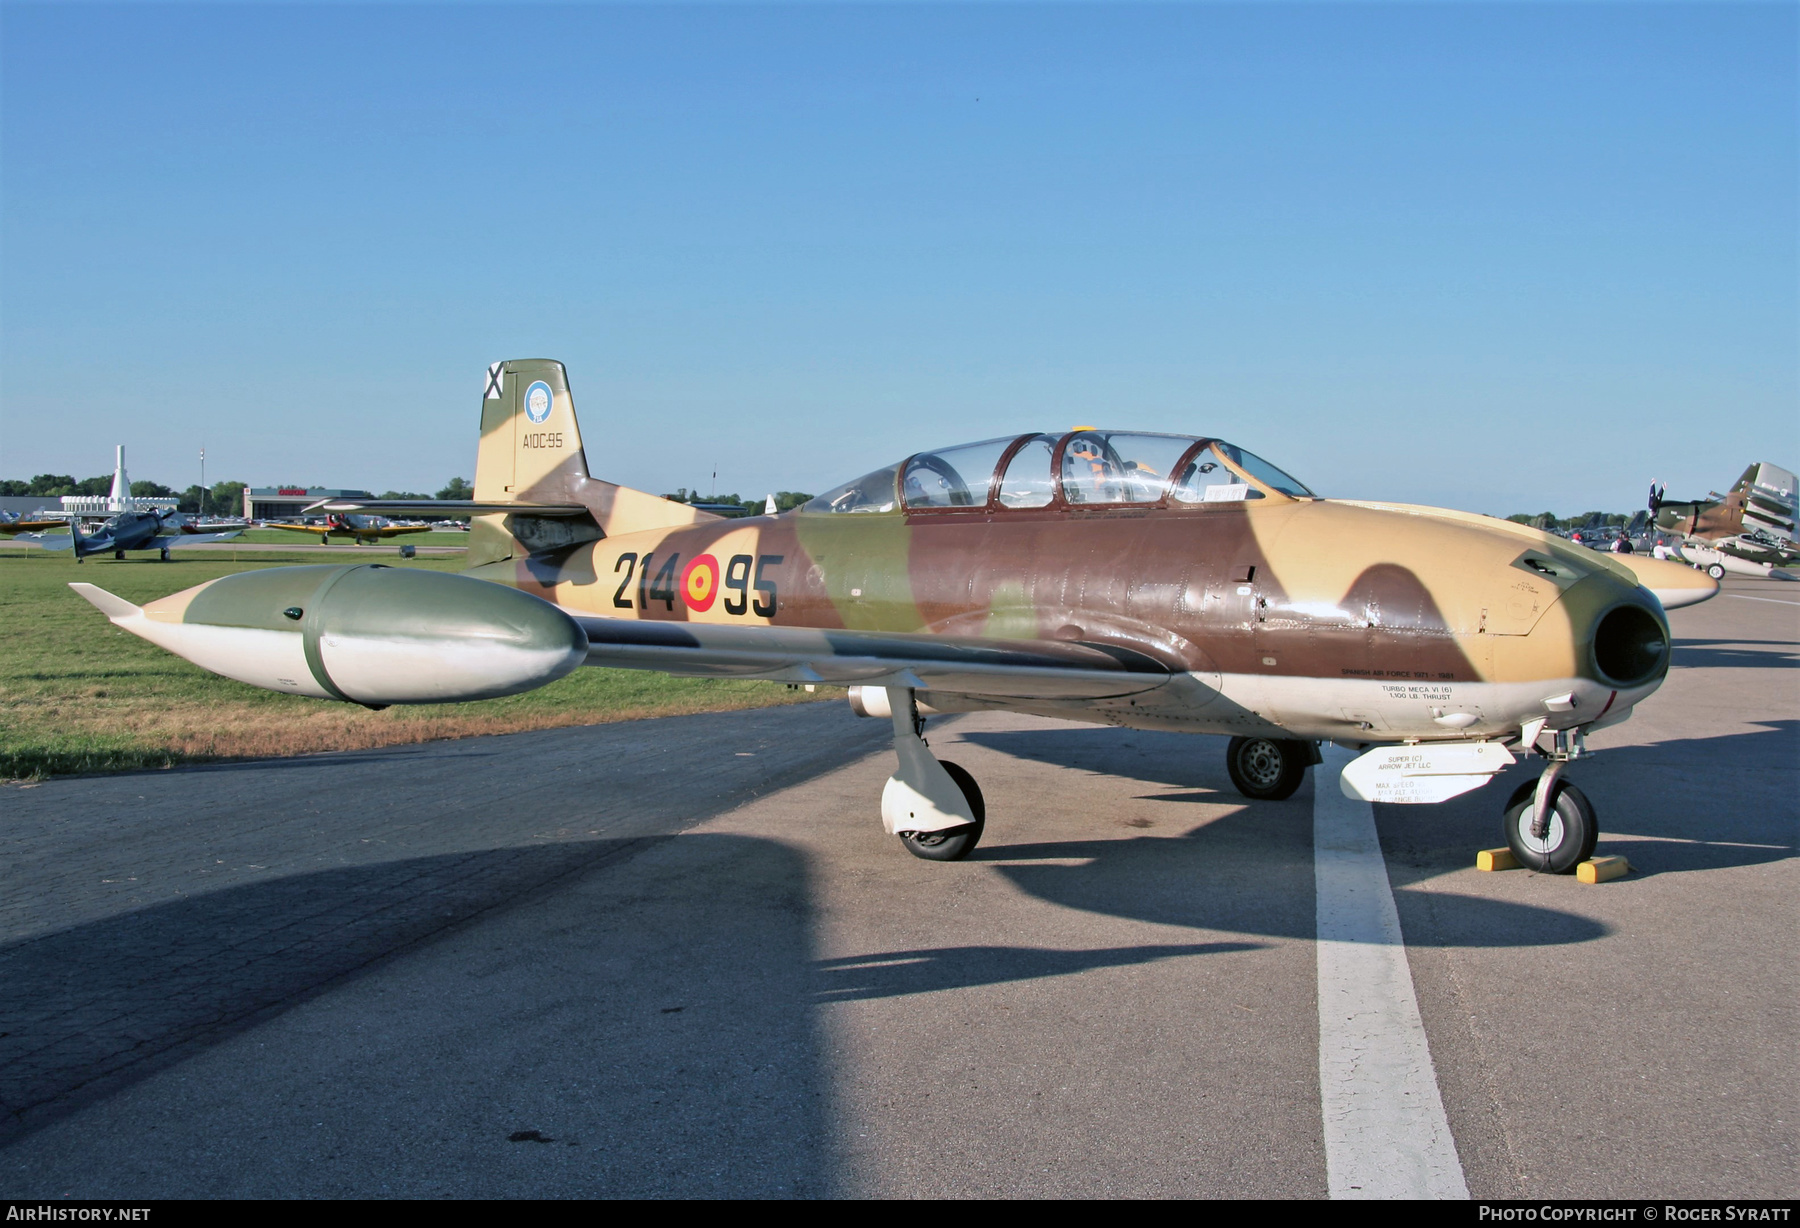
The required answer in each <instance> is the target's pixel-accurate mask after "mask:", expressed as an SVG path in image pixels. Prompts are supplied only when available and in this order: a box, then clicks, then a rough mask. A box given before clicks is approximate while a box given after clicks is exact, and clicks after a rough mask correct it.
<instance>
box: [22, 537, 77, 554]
mask: <svg viewBox="0 0 1800 1228" xmlns="http://www.w3.org/2000/svg"><path fill="white" fill-rule="evenodd" d="M13 540H14V541H16V542H30V543H32V544H33V545H36V546H38V547H39V548H40V549H43V550H73V549H74V548H75V538H74V536H73V535H72V534H68V533H21V534H19V535H18V536H17V537H15V538H13Z"/></svg>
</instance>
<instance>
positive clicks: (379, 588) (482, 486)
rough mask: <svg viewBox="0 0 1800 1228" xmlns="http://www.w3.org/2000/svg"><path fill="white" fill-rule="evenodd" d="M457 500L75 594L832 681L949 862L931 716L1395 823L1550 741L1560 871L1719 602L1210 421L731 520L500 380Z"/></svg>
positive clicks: (1545, 778) (968, 806) (428, 694)
mask: <svg viewBox="0 0 1800 1228" xmlns="http://www.w3.org/2000/svg"><path fill="white" fill-rule="evenodd" d="M602 459H604V460H605V461H607V462H608V463H609V464H610V463H616V462H617V461H618V460H619V459H621V458H618V457H610V456H609V457H605V458H602ZM475 495H476V498H475V499H474V500H473V501H471V502H467V503H464V504H460V505H448V506H454V507H457V508H458V510H462V511H466V512H468V513H470V514H472V515H474V516H475V517H476V519H475V523H474V531H473V533H472V535H471V539H470V545H469V564H470V565H469V567H468V569H467V570H466V571H465V572H463V573H462V574H460V575H448V574H444V573H436V572H425V571H414V570H409V569H403V568H387V567H382V566H380V565H369V566H325V567H281V568H270V569H267V570H261V571H252V572H245V573H241V574H238V575H233V576H227V577H224V578H223V579H219V580H214V581H211V582H209V583H207V584H203V585H200V586H198V587H195V588H191V589H188V590H186V591H184V592H180V593H176V594H174V595H172V596H169V597H165V598H163V599H161V600H158V601H154V602H151V603H150V604H148V605H146V606H143V607H139V606H135V605H133V604H131V603H130V602H127V601H124V600H121V599H119V598H117V597H114V596H112V595H111V594H109V593H105V592H103V591H101V590H100V589H97V588H95V587H93V586H91V585H77V586H76V587H77V588H78V589H79V590H80V591H81V592H82V594H83V595H84V596H85V597H87V598H88V600H90V601H91V602H93V603H94V604H95V605H96V606H97V607H99V608H100V609H101V610H102V611H103V612H104V613H105V614H106V615H107V616H108V617H109V618H111V619H112V621H113V622H115V623H116V624H118V625H119V626H121V627H123V628H125V629H127V630H129V631H131V632H133V633H135V634H137V635H140V636H142V637H144V638H145V639H148V640H150V641H152V642H153V643H157V644H160V645H162V646H163V647H165V648H168V649H169V650H171V651H173V652H176V653H178V654H180V655H181V656H184V657H186V658H187V659H189V660H190V661H193V662H195V663H196V664H199V665H201V666H203V667H205V668H207V669H210V670H213V671H215V672H217V673H220V674H223V675H225V676H227V677H231V678H236V679H238V680H240V681H243V682H248V683H251V684H253V685H256V686H262V687H268V688H271V689H274V690H278V691H285V692H288V693H290V694H295V695H310V696H314V697H318V698H322V699H323V698H329V699H340V700H347V701H350V702H353V703H359V704H364V705H366V706H369V707H381V706H384V705H387V704H395V703H436V702H444V701H450V700H469V699H481V698H487V697H489V696H495V695H505V694H512V693H516V692H519V691H524V690H529V689H531V688H533V687H537V686H541V685H543V684H545V683H547V682H549V681H551V680H553V679H555V678H559V677H561V676H563V675H564V674H566V673H568V672H569V671H570V670H573V669H574V668H575V667H576V666H578V665H580V664H583V663H591V664H600V665H610V666H626V667H631V668H639V669H650V670H662V671H665V672H668V673H672V674H683V675H690V676H704V677H736V678H766V679H774V680H778V681H786V682H791V683H836V684H845V685H848V686H850V687H851V688H852V691H851V705H852V707H853V708H854V709H855V710H856V711H857V712H858V713H859V714H863V715H868V716H875V717H882V718H887V719H890V720H891V721H892V722H893V727H894V738H895V747H896V751H897V756H898V761H899V763H898V768H897V770H896V771H895V773H894V775H893V777H892V778H890V779H889V781H888V783H887V786H886V788H885V790H884V792H883V795H882V799H881V807H880V810H881V817H882V822H883V825H884V826H885V828H886V829H887V831H889V832H890V833H892V834H894V835H896V836H898V837H899V838H900V839H901V840H902V842H903V843H904V845H905V847H906V848H907V849H908V850H909V851H911V852H913V853H915V854H916V855H918V856H920V857H925V858H929V859H937V860H948V859H951V858H955V857H960V856H963V855H964V854H966V853H967V852H968V851H969V850H970V849H971V848H973V847H974V845H975V843H976V841H977V840H978V839H979V838H980V836H981V832H982V827H983V823H984V819H985V803H984V801H983V798H982V794H981V790H980V788H979V786H978V785H977V784H976V783H975V781H974V780H973V779H972V778H971V777H970V775H969V773H967V772H966V771H964V770H963V769H962V768H960V767H958V766H957V765H955V764H951V763H942V762H939V761H938V760H937V759H936V758H935V757H934V756H933V755H932V753H931V751H930V750H929V749H928V748H927V746H926V744H925V742H924V741H923V739H922V738H921V737H920V734H921V732H922V730H923V727H924V724H923V721H924V717H926V716H928V715H930V714H932V713H938V712H966V711H971V710H977V709H1005V710H1011V711H1019V712H1029V713H1038V714H1042V715H1045V716H1052V717H1065V718H1069V719H1075V720H1086V721H1102V722H1107V723H1111V724H1115V725H1125V726H1131V727H1134V728H1142V729H1163V730H1182V731H1188V732H1194V733H1213V734H1226V735H1230V737H1231V743H1230V747H1229V749H1228V751H1227V766H1228V768H1229V771H1230V775H1231V778H1232V780H1233V782H1234V783H1235V784H1236V786H1237V787H1238V788H1239V789H1240V790H1241V791H1242V792H1243V793H1244V794H1245V795H1247V796H1249V797H1252V798H1281V797H1286V796H1288V795H1289V794H1291V793H1293V792H1294V790H1295V789H1296V788H1297V787H1298V786H1299V785H1300V783H1301V781H1302V780H1303V778H1304V775H1305V771H1306V768H1307V767H1308V765H1309V764H1312V763H1317V762H1319V761H1320V756H1319V752H1318V744H1319V742H1320V741H1321V740H1324V739H1330V740H1334V741H1336V742H1339V743H1340V744H1347V745H1350V746H1353V747H1356V748H1360V749H1362V750H1364V751H1365V752H1366V753H1364V754H1363V755H1362V756H1361V757H1360V758H1359V759H1357V760H1356V761H1355V762H1353V763H1352V764H1351V765H1349V767H1347V768H1346V769H1345V771H1344V773H1343V778H1342V782H1341V787H1342V788H1343V789H1344V791H1345V792H1347V793H1349V794H1351V795H1352V796H1359V797H1365V798H1369V799H1374V800H1381V801H1390V802H1433V801H1441V800H1443V799H1445V798H1448V797H1452V796H1455V795H1457V794H1459V793H1462V792H1465V791H1467V790H1469V789H1472V788H1476V787H1478V786H1479V785H1481V784H1484V783H1486V782H1487V781H1488V780H1489V779H1491V777H1492V776H1493V774H1494V773H1496V772H1497V771H1499V770H1500V769H1501V768H1503V767H1505V766H1507V765H1508V764H1511V763H1512V762H1513V761H1514V759H1513V756H1514V753H1515V752H1519V753H1525V752H1530V751H1532V750H1534V749H1535V750H1537V751H1538V753H1540V754H1542V755H1544V756H1545V758H1546V759H1547V760H1548V763H1547V766H1546V768H1545V770H1544V772H1543V774H1542V775H1541V776H1540V777H1539V778H1538V780H1537V781H1536V782H1535V783H1531V784H1527V785H1525V786H1524V787H1523V788H1521V789H1520V790H1519V791H1518V792H1517V793H1516V794H1514V796H1513V797H1512V798H1511V799H1510V800H1509V801H1508V802H1507V803H1506V806H1505V809H1504V815H1505V818H1504V825H1505V830H1506V835H1507V840H1508V843H1509V844H1510V845H1511V846H1512V847H1513V849H1514V850H1515V852H1516V854H1517V855H1518V856H1519V858H1520V859H1521V860H1522V861H1523V862H1524V863H1525V864H1527V865H1531V866H1534V867H1537V868H1540V869H1546V870H1551V871H1559V872H1566V871H1569V870H1570V869H1572V868H1573V867H1574V865H1575V864H1576V863H1577V862H1579V861H1581V860H1583V859H1585V858H1586V857H1587V856H1588V855H1589V854H1590V853H1591V851H1592V849H1593V845H1594V839H1595V834H1596V826H1595V818H1594V812H1593V809H1592V807H1591V806H1590V805H1589V803H1588V802H1587V800H1586V798H1585V797H1583V795H1582V794H1581V792H1580V790H1579V789H1577V788H1576V787H1575V786H1574V785H1572V784H1570V783H1568V782H1567V781H1566V780H1564V779H1563V776H1562V773H1563V768H1564V766H1565V765H1566V764H1567V763H1568V762H1569V761H1570V760H1572V759H1575V758H1578V757H1579V756H1580V755H1582V754H1583V753H1585V746H1584V742H1583V736H1584V734H1585V732H1586V731H1587V730H1589V729H1593V728H1597V727H1599V726H1602V725H1610V724H1613V723H1616V722H1618V721H1621V720H1624V719H1625V718H1626V717H1627V716H1629V715H1630V713H1631V710H1632V707H1633V705H1635V704H1636V703H1638V702H1639V701H1640V700H1642V699H1644V698H1645V697H1646V696H1648V695H1649V694H1650V693H1651V692H1653V691H1654V690H1656V688H1657V687H1658V686H1659V685H1660V684H1661V682H1662V680H1663V677H1664V675H1665V673H1666V672H1667V670H1668V658H1669V651H1668V650H1669V630H1668V623H1667V619H1666V617H1665V615H1664V610H1665V608H1667V607H1671V606H1677V605H1685V604H1689V603H1691V602H1694V601H1699V600H1704V599H1705V598H1707V597H1709V596H1711V595H1712V594H1713V593H1714V592H1716V591H1717V587H1718V586H1717V585H1716V584H1715V583H1714V582H1713V581H1711V580H1710V579H1708V578H1706V577H1705V576H1703V575H1701V574H1699V573H1698V572H1695V571H1694V570H1692V569H1691V568H1688V567H1685V566H1682V565H1681V564H1679V563H1668V562H1661V561H1657V560H1653V559H1647V558H1644V557H1642V556H1624V557H1622V558H1618V559H1614V558H1612V557H1609V556H1606V555H1600V554H1595V553H1594V552H1592V551H1589V550H1584V549H1581V548H1579V547H1575V546H1571V545H1570V544H1569V543H1568V542H1565V541H1563V540H1561V539H1560V538H1556V537H1553V536H1551V535H1549V534H1546V533H1542V532H1539V531H1536V530H1533V529H1528V528H1525V527H1523V526H1521V525H1516V524H1512V523H1510V522H1507V521H1501V520H1494V519H1491V518H1488V517H1483V516H1477V515H1471V514H1467V513H1462V512H1455V511H1445V510H1442V509H1436V508H1426V507H1414V506H1408V505H1404V504H1394V503H1368V502H1353V501H1343V500H1331V499H1323V498H1320V497H1318V496H1317V495H1315V494H1314V493H1313V492H1312V491H1311V490H1309V489H1308V488H1306V487H1305V486H1303V485H1302V484H1301V483H1299V482H1298V481H1296V480H1295V479H1293V478H1292V477H1290V476H1288V475H1287V474H1285V473H1283V472H1282V471H1281V470H1279V469H1277V468H1276V467H1275V466H1274V465H1271V464H1269V463H1268V462H1266V461H1264V460H1261V459H1260V458H1258V457H1256V456H1254V455H1252V454H1251V453H1249V452H1246V451H1244V450H1243V449H1241V448H1239V447H1236V446H1234V445H1232V444H1229V443H1226V442H1224V441H1222V440H1218V439H1214V438H1210V437H1207V436H1176V435H1153V434H1135V433H1130V432H1122V431H1111V430H1097V429H1092V428H1078V429H1076V430H1073V431H1066V432H1062V433H1057V434H1039V433H1025V434H1019V435H1008V436H1005V437H1003V438H998V439H990V440H985V441H982V442H979V443H973V444H966V445H963V446H960V447H953V448H941V449H937V450H934V451H929V452H920V453H916V454H915V455H913V456H910V457H907V458H905V459H904V460H902V461H900V462H898V463H896V464H892V465H886V466H884V467H882V468H879V469H876V470H875V471H873V472H871V473H869V474H867V475H865V476H863V477H860V478H857V479H855V480H854V481H850V482H846V483H844V484H843V485H842V486H839V487H837V488H836V489H835V490H831V491H828V492H827V493H825V494H823V495H820V496H819V497H818V498H816V499H814V500H813V501H812V502H811V503H809V504H806V505H805V506H803V507H800V508H798V509H795V510H794V511H791V512H787V513H784V514H782V515H779V516H767V515H765V516H760V517H751V518H745V519H737V520H721V519H718V518H715V517H711V516H708V515H706V514H704V513H702V512H699V511H697V510H695V509H694V508H692V507H689V506H687V505H684V504H680V503H675V502H671V501H669V500H665V499H660V498H657V497H656V496H654V495H649V494H645V493H643V492H641V491H636V490H632V489H629V488H627V487H624V486H619V485H615V484H614V483H612V482H608V481H603V480H601V479H598V478H595V477H593V476H591V475H590V474H589V471H588V459H587V454H586V452H585V451H584V449H583V446H582V440H581V432H580V427H579V425H578V424H577V422H576V418H575V407H574V403H573V401H572V399H571V397H570V394H569V388H568V382H567V378H566V376H565V373H564V370H563V367H562V365H561V364H560V363H557V362H552V361H546V360H526V361H514V362H506V363H497V364H495V365H494V366H493V367H491V368H489V372H488V382H487V391H486V395H485V398H484V400H483V402H482V414H481V444H480V449H479V452H478V454H477V460H476V477H475ZM331 506H332V507H333V508H334V509H337V510H346V511H348V510H372V511H390V510H408V509H406V508H404V507H402V506H400V505H394V504H386V503H382V502H381V501H378V500H363V501H354V500H351V501H342V502H334V503H333V504H331ZM437 507H438V510H446V507H447V505H444V504H438V505H437Z"/></svg>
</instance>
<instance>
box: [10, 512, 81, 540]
mask: <svg viewBox="0 0 1800 1228" xmlns="http://www.w3.org/2000/svg"><path fill="white" fill-rule="evenodd" d="M67 523H68V521H67V518H66V517H62V516H57V517H49V516H45V515H44V514H43V513H41V512H40V513H39V514H38V515H36V516H21V515H19V514H18V513H16V512H0V533H4V534H6V535H7V536H8V537H11V536H12V535H13V534H15V533H42V532H44V531H45V530H47V529H49V530H53V529H60V528H62V527H63V526H64V525H65V524H67Z"/></svg>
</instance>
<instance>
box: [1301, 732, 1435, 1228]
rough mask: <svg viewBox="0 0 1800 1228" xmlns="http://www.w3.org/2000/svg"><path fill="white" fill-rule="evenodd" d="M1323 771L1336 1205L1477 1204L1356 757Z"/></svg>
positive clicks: (1324, 1064)
mask: <svg viewBox="0 0 1800 1228" xmlns="http://www.w3.org/2000/svg"><path fill="white" fill-rule="evenodd" d="M1320 749H1321V750H1322V751H1323V753H1324V756H1325V762H1324V763H1322V764H1320V765H1319V766H1318V768H1317V769H1315V770H1314V772H1313V875H1314V878H1315V881H1316V882H1317V885H1318V934H1319V937H1318V952H1319V1099H1320V1104H1321V1107H1322V1109H1323V1111H1324V1119H1325V1177H1326V1185H1327V1187H1328V1189H1329V1190H1330V1194H1331V1197H1333V1198H1467V1197H1468V1196H1469V1187H1468V1186H1467V1184H1465V1183H1464V1181H1463V1171H1462V1163H1461V1161H1460V1160H1458V1159H1457V1155H1456V1140H1455V1139H1453V1138H1451V1136H1450V1122H1449V1120H1448V1119H1447V1118H1446V1117H1445V1116H1444V1101H1443V1097H1442V1096H1441V1095H1440V1094H1439V1093H1438V1084H1437V1070H1436V1068H1434V1067H1433V1066H1432V1064H1431V1049H1430V1046H1429V1045H1428V1044H1427V1043H1426V1040H1425V1023H1424V1021H1423V1020H1422V1019H1421V1018H1420V1017H1419V1002H1418V999H1417V997H1415V996H1414V994H1413V981H1412V969H1411V968H1410V967H1408V966H1407V962H1406V944H1405V941H1404V940H1403V939H1402V937H1401V934H1400V915H1399V913H1398V912H1396V911H1395V908H1394V893H1393V889H1392V888H1391V887H1390V886H1389V884H1388V875H1387V863H1386V862H1385V861H1384V860H1383V859H1382V856H1381V842H1380V840H1379V839H1378V838H1377V837H1376V834H1375V810H1374V807H1372V806H1371V805H1370V804H1369V803H1368V802H1362V801H1353V800H1351V799H1350V798H1347V797H1345V796H1344V794H1343V791H1342V790H1341V789H1340V788H1339V787H1338V777H1339V775H1340V774H1341V773H1342V772H1343V769H1344V765H1345V764H1346V763H1348V762H1349V761H1350V760H1351V759H1352V758H1354V757H1355V756H1354V755H1352V754H1351V753H1350V752H1349V751H1346V750H1340V749H1339V748H1337V747H1335V746H1330V745H1327V746H1324V747H1321V748H1320Z"/></svg>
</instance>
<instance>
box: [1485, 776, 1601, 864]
mask: <svg viewBox="0 0 1800 1228" xmlns="http://www.w3.org/2000/svg"><path fill="white" fill-rule="evenodd" d="M1539 783H1540V782H1539V781H1536V780H1528V781H1526V782H1525V783H1524V784H1522V785H1520V786H1519V787H1518V788H1517V789H1515V790H1514V791H1513V795H1512V797H1510V798H1508V799H1507V802H1506V812H1505V819H1504V820H1503V822H1502V826H1503V827H1504V828H1505V830H1506V846H1507V847H1508V848H1510V849H1511V850H1512V854H1513V857H1514V858H1515V859H1516V860H1517V861H1518V863H1519V864H1520V865H1522V866H1524V867H1525V868H1526V869H1528V870H1536V871H1538V872H1539V873H1540V874H1573V873H1574V872H1575V867H1576V866H1578V865H1580V864H1581V863H1582V862H1584V861H1586V860H1587V859H1588V858H1590V857H1592V856H1593V855H1594V843H1595V841H1597V840H1598V839H1599V838H1600V823H1599V820H1598V819H1596V818H1595V816H1594V807H1593V804H1592V803H1591V802H1589V801H1588V799H1587V795H1586V794H1585V793H1583V792H1582V791H1581V790H1580V789H1577V788H1576V787H1575V786H1574V785H1572V784H1569V783H1568V782H1567V781H1564V780H1561V779H1552V781H1551V783H1550V787H1549V795H1548V797H1547V798H1546V799H1545V806H1544V814H1543V816H1542V818H1541V819H1540V817H1539V815H1538V806H1537V795H1538V785H1539Z"/></svg>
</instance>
